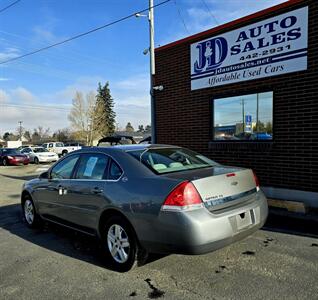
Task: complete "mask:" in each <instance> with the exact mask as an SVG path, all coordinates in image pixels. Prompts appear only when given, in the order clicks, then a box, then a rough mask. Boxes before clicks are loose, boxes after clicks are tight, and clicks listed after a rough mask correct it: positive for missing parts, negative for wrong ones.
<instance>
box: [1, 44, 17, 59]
mask: <svg viewBox="0 0 318 300" xmlns="http://www.w3.org/2000/svg"><path fill="white" fill-rule="evenodd" d="M19 55H20V50H19V49H18V48H13V47H10V48H5V49H4V50H2V51H1V52H0V62H1V61H5V60H8V59H11V58H15V57H17V56H19Z"/></svg>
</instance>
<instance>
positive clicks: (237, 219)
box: [21, 145, 268, 271]
mask: <svg viewBox="0 0 318 300" xmlns="http://www.w3.org/2000/svg"><path fill="white" fill-rule="evenodd" d="M21 202H22V209H23V214H24V217H25V220H26V224H27V225H28V226H30V227H36V226H40V225H41V224H42V223H43V220H45V221H50V222H54V223H57V224H60V225H63V226H66V227H69V228H73V229H75V230H78V231H81V232H84V233H86V234H89V235H94V236H97V237H99V238H100V240H101V241H102V245H103V249H104V250H103V252H104V254H105V256H106V257H107V259H108V260H109V261H110V262H111V263H112V264H113V266H114V268H115V269H117V270H118V271H127V270H129V269H131V268H132V267H133V266H134V265H136V264H137V262H138V261H143V260H145V258H146V257H147V253H150V252H151V253H181V254H202V253H207V252H210V251H213V250H216V249H219V248H222V247H224V246H226V245H228V244H231V243H233V242H234V241H237V240H240V239H242V238H244V237H246V236H248V235H250V234H252V233H253V232H254V231H256V230H257V229H259V228H260V227H262V226H263V224H264V222H265V220H266V218H267V213H268V208H267V200H266V198H265V196H264V194H263V193H262V191H261V190H260V189H259V183H258V180H257V177H256V176H255V174H254V173H253V171H252V170H250V169H243V168H237V167H227V166H223V165H220V164H217V163H216V162H214V161H212V160H210V159H208V158H207V157H204V156H203V155H200V154H198V153H195V152H193V151H190V150H188V149H185V148H181V147H176V146H167V145H126V146H115V147H107V148H106V147H105V148H103V147H98V148H96V147H92V148H87V149H82V150H79V151H75V152H72V153H71V154H69V155H67V156H66V157H64V158H63V159H61V160H60V161H58V162H57V163H55V164H54V165H53V166H52V167H51V168H50V169H49V171H48V172H45V173H43V174H41V175H40V177H39V178H38V179H34V180H31V181H29V182H27V183H25V185H24V186H23V191H22V197H21Z"/></svg>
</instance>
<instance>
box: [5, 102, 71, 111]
mask: <svg viewBox="0 0 318 300" xmlns="http://www.w3.org/2000/svg"><path fill="white" fill-rule="evenodd" d="M0 107H10V108H20V109H33V110H56V111H68V112H69V111H70V110H71V108H67V107H65V108H64V107H58V106H51V105H38V104H37V105H29V104H18V103H12V102H11V103H0Z"/></svg>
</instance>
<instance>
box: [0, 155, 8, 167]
mask: <svg viewBox="0 0 318 300" xmlns="http://www.w3.org/2000/svg"><path fill="white" fill-rule="evenodd" d="M1 164H2V165H3V166H7V165H8V161H7V159H6V158H5V157H4V158H3V159H2V161H1Z"/></svg>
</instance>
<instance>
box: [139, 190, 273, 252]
mask: <svg viewBox="0 0 318 300" xmlns="http://www.w3.org/2000/svg"><path fill="white" fill-rule="evenodd" d="M250 200H252V201H247V202H248V204H245V205H242V206H240V207H237V208H235V209H232V210H228V211H226V212H221V213H218V214H213V213H211V212H209V211H208V210H207V209H206V208H202V209H197V210H193V211H186V212H169V211H162V212H161V213H160V216H159V220H157V222H156V223H155V230H154V232H153V235H152V237H149V240H142V241H141V244H142V245H143V246H144V247H145V248H146V249H147V250H148V251H149V252H154V253H179V254H204V253H208V252H212V251H214V250H217V249H219V248H222V247H225V246H227V245H229V244H232V243H233V242H236V241H239V240H241V239H243V238H245V237H247V236H249V235H251V234H252V233H254V232H255V231H257V230H258V229H259V228H261V227H262V226H263V225H264V223H265V222H266V218H267V215H268V206H267V199H266V197H265V196H264V194H263V193H262V192H261V191H260V192H258V193H256V194H255V195H253V199H250ZM243 213H245V215H244V218H245V217H247V216H252V217H251V220H252V221H251V223H248V224H243V226H242V224H241V221H240V218H241V217H240V214H241V215H242V214H243ZM242 216H243V215H242ZM244 218H243V219H244Z"/></svg>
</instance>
